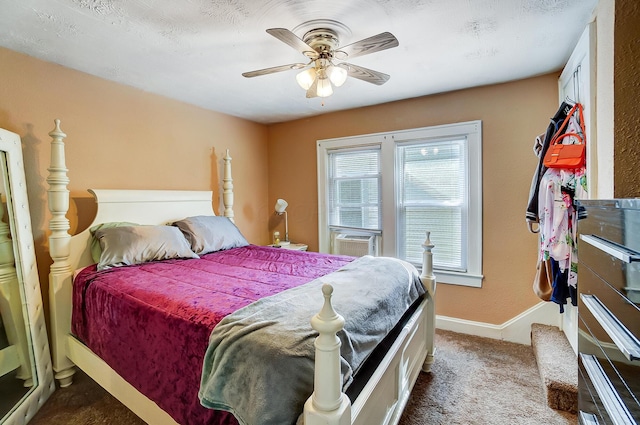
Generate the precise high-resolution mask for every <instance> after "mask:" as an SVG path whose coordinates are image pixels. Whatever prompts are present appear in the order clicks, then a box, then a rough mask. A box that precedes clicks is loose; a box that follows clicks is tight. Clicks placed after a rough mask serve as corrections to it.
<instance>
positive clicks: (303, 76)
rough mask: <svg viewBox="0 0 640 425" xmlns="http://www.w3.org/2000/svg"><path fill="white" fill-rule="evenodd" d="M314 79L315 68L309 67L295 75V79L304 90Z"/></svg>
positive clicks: (307, 88)
mask: <svg viewBox="0 0 640 425" xmlns="http://www.w3.org/2000/svg"><path fill="white" fill-rule="evenodd" d="M315 80H316V69H315V68H309V69H306V70H304V71H302V72H300V73H299V74H298V75H296V81H297V82H298V85H299V86H300V87H302V88H303V89H305V90H309V88H310V87H311V86H312V85H313V82H314V81H315Z"/></svg>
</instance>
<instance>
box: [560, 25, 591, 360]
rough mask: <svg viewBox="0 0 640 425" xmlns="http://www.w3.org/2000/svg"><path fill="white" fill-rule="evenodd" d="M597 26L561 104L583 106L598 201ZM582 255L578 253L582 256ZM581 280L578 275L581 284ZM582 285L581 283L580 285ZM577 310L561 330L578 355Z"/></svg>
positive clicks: (576, 57) (587, 34) (565, 80)
mask: <svg viewBox="0 0 640 425" xmlns="http://www.w3.org/2000/svg"><path fill="white" fill-rule="evenodd" d="M595 49H596V24H595V22H592V23H590V24H589V25H588V26H587V28H586V29H585V30H584V32H583V33H582V36H581V37H580V40H579V41H578V44H577V45H576V47H575V49H574V50H573V53H572V54H571V57H570V58H569V61H568V62H567V65H566V66H565V68H564V70H563V71H562V74H561V75H560V79H559V90H558V91H559V93H560V102H562V101H564V100H566V99H568V100H570V101H573V102H580V103H582V105H583V106H584V119H585V130H586V133H587V193H588V194H589V198H595V197H596V196H595V195H596V194H595V193H594V191H595V189H596V184H595V183H596V178H597V162H596V159H597V158H596V155H595V154H594V155H592V154H591V152H594V153H595V152H596V149H595V146H596V140H595V137H596V130H595V125H596V119H595V111H596V108H595V95H596V62H595V61H596V55H595ZM579 255H580V254H578V256H579ZM579 280H580V277H579V273H578V282H579ZM579 284H580V283H578V285H579ZM577 310H578V309H577V307H574V306H572V305H571V304H568V305H567V307H566V309H565V312H564V314H562V315H561V316H562V318H561V323H562V330H563V332H564V333H565V335H566V336H567V339H568V340H569V343H570V344H571V347H573V350H574V351H575V352H576V354H577V352H578V311H577Z"/></svg>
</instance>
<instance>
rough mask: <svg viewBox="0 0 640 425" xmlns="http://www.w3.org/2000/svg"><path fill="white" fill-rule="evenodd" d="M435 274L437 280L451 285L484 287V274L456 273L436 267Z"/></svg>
mask: <svg viewBox="0 0 640 425" xmlns="http://www.w3.org/2000/svg"><path fill="white" fill-rule="evenodd" d="M433 274H434V275H435V276H436V282H438V283H448V284H451V285H460V286H471V287H473V288H482V280H483V279H484V276H483V275H474V274H469V273H456V272H451V271H446V270H438V269H435V270H434V271H433Z"/></svg>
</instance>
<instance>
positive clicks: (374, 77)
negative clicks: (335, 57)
mask: <svg viewBox="0 0 640 425" xmlns="http://www.w3.org/2000/svg"><path fill="white" fill-rule="evenodd" d="M337 66H339V67H341V68H344V69H346V70H347V73H348V74H349V76H350V77H353V78H357V79H359V80H362V81H366V82H367V83H371V84H375V85H377V86H381V85H383V84H384V83H386V82H387V81H389V78H391V77H390V76H389V75H387V74H384V73H382V72H378V71H374V70H373V69H369V68H365V67H363V66H358V65H353V64H350V63H346V62H343V63H341V64H339V65H337Z"/></svg>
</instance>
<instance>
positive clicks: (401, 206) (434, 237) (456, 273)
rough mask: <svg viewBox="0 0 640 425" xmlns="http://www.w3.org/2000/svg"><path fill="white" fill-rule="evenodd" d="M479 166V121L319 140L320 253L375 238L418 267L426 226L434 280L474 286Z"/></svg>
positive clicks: (478, 270)
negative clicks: (352, 239) (349, 239)
mask: <svg viewBox="0 0 640 425" xmlns="http://www.w3.org/2000/svg"><path fill="white" fill-rule="evenodd" d="M481 168H482V159H481V123H480V121H472V122H467V123H460V124H452V125H444V126H437V127H426V128H421V129H413V130H405V131H398V132H389V133H379V134H371V135H365V136H356V137H348V138H341V139H330V140H321V141H319V142H318V196H319V199H318V201H319V202H318V205H319V211H318V212H319V236H320V251H321V252H331V248H332V246H333V243H334V241H335V238H336V235H339V236H338V237H345V235H344V233H349V234H354V235H360V236H359V237H366V236H372V235H375V242H376V252H379V253H380V254H381V255H387V256H394V257H398V258H402V259H405V260H407V261H409V262H411V263H413V264H415V265H417V266H420V265H421V264H422V253H423V250H422V247H421V244H422V242H424V240H425V231H429V232H431V236H430V237H431V241H432V242H433V244H434V245H435V246H436V248H435V249H434V251H433V253H434V269H435V270H436V274H437V276H438V280H439V281H440V282H444V283H454V284H461V285H468V286H478V287H479V286H481V282H482V205H481V204H482V203H481V200H482V170H481ZM341 233H342V235H341Z"/></svg>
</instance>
